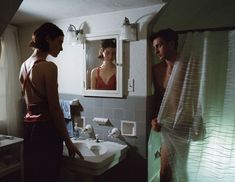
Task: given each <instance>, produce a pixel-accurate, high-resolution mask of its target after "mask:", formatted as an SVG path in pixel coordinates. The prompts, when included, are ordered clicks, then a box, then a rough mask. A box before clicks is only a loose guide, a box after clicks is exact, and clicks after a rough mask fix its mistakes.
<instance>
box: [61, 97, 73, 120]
mask: <svg viewBox="0 0 235 182" xmlns="http://www.w3.org/2000/svg"><path fill="white" fill-rule="evenodd" d="M70 103H71V101H69V100H60V107H61V109H62V111H63V114H64V118H65V119H71V111H70Z"/></svg>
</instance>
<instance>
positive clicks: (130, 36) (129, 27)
mask: <svg viewBox="0 0 235 182" xmlns="http://www.w3.org/2000/svg"><path fill="white" fill-rule="evenodd" d="M120 40H124V41H135V40H137V23H130V20H129V19H128V18H127V17H125V19H124V21H123V25H122V28H121V34H120Z"/></svg>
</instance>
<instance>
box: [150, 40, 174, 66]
mask: <svg viewBox="0 0 235 182" xmlns="http://www.w3.org/2000/svg"><path fill="white" fill-rule="evenodd" d="M153 48H154V52H155V54H156V55H157V56H158V57H159V59H160V60H161V61H164V60H166V59H168V58H169V56H170V45H169V44H168V43H167V42H166V41H165V40H164V39H163V38H161V37H158V38H155V39H154V40H153Z"/></svg>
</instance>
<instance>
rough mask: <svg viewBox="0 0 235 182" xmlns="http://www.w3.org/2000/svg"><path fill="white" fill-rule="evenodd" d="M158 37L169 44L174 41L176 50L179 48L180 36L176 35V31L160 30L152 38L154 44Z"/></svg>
mask: <svg viewBox="0 0 235 182" xmlns="http://www.w3.org/2000/svg"><path fill="white" fill-rule="evenodd" d="M158 37H161V38H162V39H164V40H165V41H166V42H167V43H168V42H170V41H174V42H175V48H176V49H177V47H178V34H177V33H176V31H174V30H172V29H170V28H167V29H162V30H159V31H158V32H154V33H153V34H152V35H151V36H150V41H151V42H153V41H154V39H156V38H158Z"/></svg>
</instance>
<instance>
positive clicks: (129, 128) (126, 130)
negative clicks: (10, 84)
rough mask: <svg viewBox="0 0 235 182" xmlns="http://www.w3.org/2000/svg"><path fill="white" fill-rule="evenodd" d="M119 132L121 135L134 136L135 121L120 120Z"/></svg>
mask: <svg viewBox="0 0 235 182" xmlns="http://www.w3.org/2000/svg"><path fill="white" fill-rule="evenodd" d="M121 134H122V135H123V136H136V122H135V121H125V120H121Z"/></svg>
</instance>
